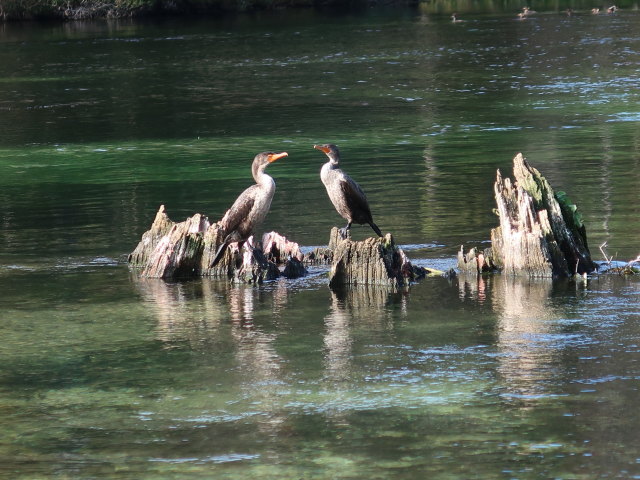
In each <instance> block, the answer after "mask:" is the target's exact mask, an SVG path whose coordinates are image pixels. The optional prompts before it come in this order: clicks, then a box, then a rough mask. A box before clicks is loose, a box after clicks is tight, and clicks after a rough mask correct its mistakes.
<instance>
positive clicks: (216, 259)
mask: <svg viewBox="0 0 640 480" xmlns="http://www.w3.org/2000/svg"><path fill="white" fill-rule="evenodd" d="M228 245H229V242H228V241H226V240H225V241H224V242H222V243H221V244H220V246H219V247H218V250H216V255H215V257H213V262H211V266H212V267H215V266H216V265H217V264H218V263H219V262H220V260H222V257H223V256H224V252H225V251H226V250H227V246H228Z"/></svg>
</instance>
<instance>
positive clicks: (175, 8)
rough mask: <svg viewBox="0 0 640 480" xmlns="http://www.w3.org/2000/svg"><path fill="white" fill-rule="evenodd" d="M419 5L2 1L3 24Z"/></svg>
mask: <svg viewBox="0 0 640 480" xmlns="http://www.w3.org/2000/svg"><path fill="white" fill-rule="evenodd" d="M418 3H419V0H0V21H11V20H48V19H59V20H85V19H93V18H135V17H138V18H142V17H152V16H169V15H171V16H182V15H184V16H186V15H202V14H207V15H225V14H234V13H246V12H255V11H265V10H282V9H293V8H319V9H332V10H354V9H361V8H368V7H372V6H411V5H417V4H418Z"/></svg>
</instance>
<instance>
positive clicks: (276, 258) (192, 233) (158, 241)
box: [128, 205, 305, 283]
mask: <svg viewBox="0 0 640 480" xmlns="http://www.w3.org/2000/svg"><path fill="white" fill-rule="evenodd" d="M225 236H226V232H224V230H223V228H222V227H221V226H220V224H219V223H214V224H210V223H209V220H208V219H207V217H205V216H203V215H201V214H199V213H197V214H195V215H193V216H192V217H190V218H188V219H187V220H185V221H184V222H180V223H176V222H173V221H171V219H170V218H169V217H168V216H167V214H166V211H165V208H164V205H162V206H160V209H159V210H158V213H157V214H156V218H155V220H154V222H153V224H152V225H151V229H150V230H148V231H147V232H145V233H144V234H143V235H142V240H141V241H140V242H139V243H138V245H137V247H136V248H135V250H134V251H133V252H132V253H131V254H130V255H129V259H128V260H129V265H130V266H131V267H133V268H137V269H140V275H141V276H143V277H150V278H185V277H198V276H213V277H228V278H230V279H232V281H234V282H242V283H261V282H263V281H265V280H272V279H275V278H277V277H278V276H279V275H280V272H279V269H278V266H277V265H276V262H278V264H280V263H282V264H284V265H285V269H286V266H287V263H289V262H296V263H294V264H293V265H292V266H290V267H289V269H288V270H287V275H288V276H289V277H290V278H293V277H294V276H296V275H297V276H300V275H303V274H304V273H305V270H304V267H302V268H300V266H301V260H300V259H301V258H302V254H301V253H300V248H299V246H298V244H296V243H294V242H290V241H288V240H287V239H286V238H285V237H282V236H281V235H278V234H277V233H275V232H272V233H271V234H269V236H265V238H266V239H267V241H268V242H269V252H268V254H269V259H267V257H266V256H265V255H264V253H263V252H262V250H261V249H260V248H256V249H255V250H253V249H251V248H249V247H248V246H246V247H245V248H243V249H242V251H240V249H239V248H238V244H237V243H232V244H230V245H229V247H228V248H227V250H226V252H225V254H224V257H223V258H222V260H221V261H220V262H219V263H218V264H217V265H216V266H215V267H212V266H211V263H212V262H213V258H214V256H215V252H216V250H217V248H218V246H219V245H220V244H222V242H223V240H224V238H225ZM251 241H252V240H251V239H250V242H251ZM245 245H246V244H245Z"/></svg>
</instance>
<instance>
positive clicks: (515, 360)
mask: <svg viewBox="0 0 640 480" xmlns="http://www.w3.org/2000/svg"><path fill="white" fill-rule="evenodd" d="M553 287H554V283H553V281H552V280H546V279H535V280H530V279H526V278H516V277H510V276H506V275H492V276H488V277H482V276H478V277H477V278H474V277H473V276H461V278H460V284H459V295H460V297H461V299H472V300H475V301H477V302H478V303H480V304H485V303H486V302H489V303H490V305H491V307H492V308H493V310H494V311H495V312H496V313H497V314H498V320H497V325H496V334H497V339H496V347H497V351H498V357H497V358H498V364H499V365H498V368H497V372H498V374H499V375H500V377H501V384H502V386H503V388H504V396H505V397H506V398H517V399H520V400H523V401H525V402H526V403H528V402H531V401H534V400H535V399H537V398H544V397H547V396H549V395H551V394H552V392H550V391H549V386H550V385H551V384H552V383H553V380H554V378H556V377H557V375H558V371H557V365H558V363H559V360H560V359H559V356H560V353H561V350H562V348H563V347H564V346H567V343H566V341H567V336H565V335H564V334H562V333H561V332H556V331H554V329H555V327H556V325H557V322H554V320H559V319H560V318H561V317H562V312H560V311H556V309H555V308H554V307H553V306H552V305H551V304H550V299H551V298H552V297H551V294H552V291H553Z"/></svg>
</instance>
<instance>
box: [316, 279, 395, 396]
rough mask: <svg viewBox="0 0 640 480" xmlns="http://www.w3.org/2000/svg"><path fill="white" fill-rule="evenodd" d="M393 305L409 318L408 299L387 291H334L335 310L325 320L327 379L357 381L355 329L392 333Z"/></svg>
mask: <svg viewBox="0 0 640 480" xmlns="http://www.w3.org/2000/svg"><path fill="white" fill-rule="evenodd" d="M390 305H392V306H393V307H395V308H399V309H400V312H401V313H402V315H403V316H404V315H406V308H407V296H406V294H403V293H397V292H391V291H389V290H387V289H385V288H380V287H373V286H359V287H350V288H344V289H337V290H335V291H332V292H331V307H330V311H329V314H328V315H327V316H326V317H325V319H324V324H325V335H324V349H325V355H324V365H325V378H326V379H327V380H328V381H329V382H335V383H340V382H348V381H351V380H353V372H352V361H353V330H354V329H360V328H363V327H365V328H367V329H368V330H369V331H370V332H372V331H373V332H375V331H391V330H392V329H393V327H394V324H393V316H392V314H391V310H392V309H391V308H389V307H390Z"/></svg>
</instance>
